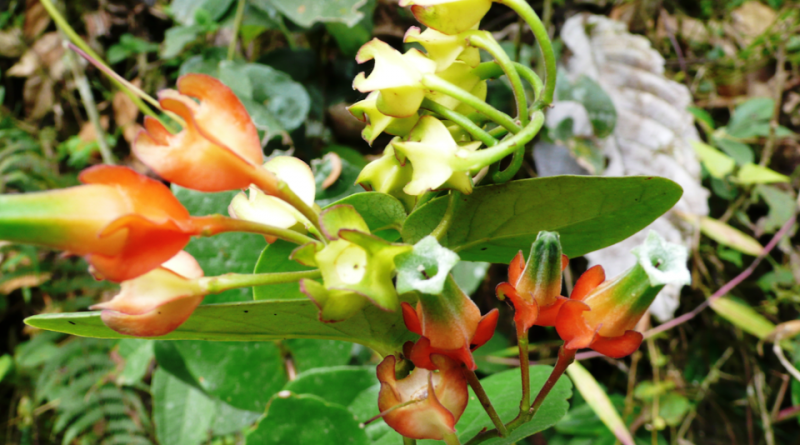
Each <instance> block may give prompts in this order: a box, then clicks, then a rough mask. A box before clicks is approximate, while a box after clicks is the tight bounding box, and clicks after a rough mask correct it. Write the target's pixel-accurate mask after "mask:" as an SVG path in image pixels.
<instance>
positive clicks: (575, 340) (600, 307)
mask: <svg viewBox="0 0 800 445" xmlns="http://www.w3.org/2000/svg"><path fill="white" fill-rule="evenodd" d="M633 253H634V255H636V256H637V257H638V259H639V260H638V262H637V264H636V265H635V266H633V267H632V268H631V269H629V270H628V271H627V272H625V273H623V274H622V275H620V276H618V277H616V278H614V279H613V280H609V281H604V280H605V273H604V272H603V268H602V267H600V266H595V267H592V268H591V269H589V270H587V271H586V272H585V273H584V274H583V275H581V277H580V278H579V279H578V281H577V282H576V283H575V287H574V288H573V290H572V294H571V295H570V299H569V301H567V302H566V303H564V305H563V306H562V307H561V310H560V311H559V313H558V316H557V318H556V325H555V326H556V330H557V331H558V335H559V336H560V337H561V338H562V339H563V340H564V348H566V349H572V350H577V349H581V348H591V349H594V350H595V351H597V352H599V353H601V354H603V355H606V356H608V357H612V358H621V357H625V356H627V355H630V354H632V353H633V352H634V351H636V350H637V349H638V348H639V345H641V343H642V338H643V337H642V334H641V333H639V332H636V331H634V330H633V328H634V327H635V326H636V323H638V321H639V319H640V318H642V316H643V315H644V313H645V312H646V311H647V309H648V308H649V307H650V304H651V303H652V302H653V300H654V299H655V297H656V295H657V294H658V292H659V291H660V290H661V289H662V288H663V287H664V285H666V284H678V285H683V284H688V283H689V282H690V279H691V277H690V275H689V271H688V270H687V269H686V261H687V257H688V253H687V251H686V248H685V247H683V246H679V245H677V244H672V243H667V242H665V241H664V240H663V239H662V238H661V237H660V236H658V235H657V234H656V233H655V232H650V235H649V236H648V237H647V240H646V241H645V243H644V244H643V245H642V246H639V247H637V248H636V249H634V250H633Z"/></svg>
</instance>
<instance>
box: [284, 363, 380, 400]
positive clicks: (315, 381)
mask: <svg viewBox="0 0 800 445" xmlns="http://www.w3.org/2000/svg"><path fill="white" fill-rule="evenodd" d="M320 353H322V354H324V351H321V352H320ZM376 383H378V378H377V376H376V375H375V367H374V366H335V367H330V368H317V369H312V370H310V371H306V372H303V373H301V374H298V375H297V378H296V379H294V380H292V381H291V382H289V383H288V384H286V386H285V387H284V388H283V389H285V390H287V391H291V392H293V393H294V394H313V395H315V396H317V397H319V398H321V399H323V400H325V401H326V402H328V403H335V404H338V405H342V406H348V405H350V404H351V403H352V402H353V401H354V400H355V398H356V397H357V396H358V395H359V394H360V393H361V392H362V391H364V390H365V389H367V388H369V387H371V386H373V385H375V384H376ZM373 403H375V404H376V405H377V403H378V400H377V399H375V400H374V401H373Z"/></svg>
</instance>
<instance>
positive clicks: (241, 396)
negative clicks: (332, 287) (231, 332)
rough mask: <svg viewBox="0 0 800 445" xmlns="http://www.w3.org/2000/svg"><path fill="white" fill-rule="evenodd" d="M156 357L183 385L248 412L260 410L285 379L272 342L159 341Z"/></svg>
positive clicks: (279, 354)
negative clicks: (197, 389) (254, 389)
mask: <svg viewBox="0 0 800 445" xmlns="http://www.w3.org/2000/svg"><path fill="white" fill-rule="evenodd" d="M156 358H157V360H158V363H159V365H161V366H162V367H163V368H164V369H166V370H167V371H169V372H171V373H173V374H174V375H176V377H178V378H180V379H181V380H183V381H184V382H185V383H188V384H190V385H191V386H194V387H197V388H200V389H202V390H203V391H204V392H205V393H206V394H208V395H210V396H212V397H215V398H217V399H219V400H222V401H223V402H225V403H227V404H229V405H231V406H233V407H235V408H239V409H243V410H248V411H255V412H261V411H263V410H264V408H265V407H266V406H267V403H268V402H269V399H270V398H271V397H272V396H273V395H274V394H275V393H277V392H278V391H280V389H281V388H282V387H283V385H284V384H285V383H286V381H287V380H288V378H287V376H286V371H285V366H284V364H283V359H282V358H281V352H280V350H279V349H278V347H277V346H276V345H275V344H274V343H272V342H208V341H180V342H160V344H159V347H157V348H156ZM253 388H258V391H253Z"/></svg>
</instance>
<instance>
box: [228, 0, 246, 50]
mask: <svg viewBox="0 0 800 445" xmlns="http://www.w3.org/2000/svg"><path fill="white" fill-rule="evenodd" d="M246 3H247V0H239V4H238V5H236V17H234V19H233V35H232V36H231V43H230V44H229V45H228V60H233V56H235V55H236V41H237V40H238V39H237V37H238V36H239V28H241V26H242V19H244V5H245V4H246Z"/></svg>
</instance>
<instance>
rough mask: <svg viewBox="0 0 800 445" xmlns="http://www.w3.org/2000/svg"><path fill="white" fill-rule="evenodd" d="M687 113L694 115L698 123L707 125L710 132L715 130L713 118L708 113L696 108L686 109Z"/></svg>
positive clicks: (689, 107)
mask: <svg viewBox="0 0 800 445" xmlns="http://www.w3.org/2000/svg"><path fill="white" fill-rule="evenodd" d="M686 111H688V112H689V113H692V115H693V116H694V118H695V119H697V120H698V121H700V122H703V123H704V124H706V125H707V126H708V128H709V129H710V130H713V129H714V119H713V118H712V117H711V115H710V114H709V113H708V111H706V110H704V109H702V108H700V107H695V106H688V107H686Z"/></svg>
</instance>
